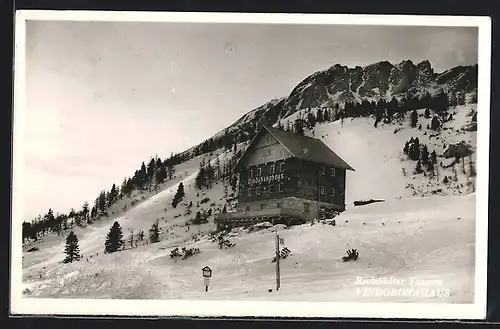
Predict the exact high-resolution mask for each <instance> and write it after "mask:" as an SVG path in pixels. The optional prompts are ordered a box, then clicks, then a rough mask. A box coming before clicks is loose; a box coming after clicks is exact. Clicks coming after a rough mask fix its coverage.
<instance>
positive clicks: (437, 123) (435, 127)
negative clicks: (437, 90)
mask: <svg viewBox="0 0 500 329" xmlns="http://www.w3.org/2000/svg"><path fill="white" fill-rule="evenodd" d="M439 128H441V122H440V121H439V119H438V117H437V116H434V117H433V118H432V121H431V129H432V130H436V131H437V130H439Z"/></svg>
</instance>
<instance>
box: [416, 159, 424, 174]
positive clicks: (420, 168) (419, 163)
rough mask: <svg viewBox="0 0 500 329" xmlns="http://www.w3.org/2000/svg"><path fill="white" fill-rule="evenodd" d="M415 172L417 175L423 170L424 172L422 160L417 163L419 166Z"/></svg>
mask: <svg viewBox="0 0 500 329" xmlns="http://www.w3.org/2000/svg"><path fill="white" fill-rule="evenodd" d="M415 172H416V173H417V174H420V173H422V172H423V170H422V163H421V162H420V160H418V161H417V166H416V167H415Z"/></svg>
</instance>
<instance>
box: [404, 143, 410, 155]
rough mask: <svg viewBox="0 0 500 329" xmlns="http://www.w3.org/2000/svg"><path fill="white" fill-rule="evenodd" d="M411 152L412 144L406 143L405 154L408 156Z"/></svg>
mask: <svg viewBox="0 0 500 329" xmlns="http://www.w3.org/2000/svg"><path fill="white" fill-rule="evenodd" d="M409 151H410V143H409V142H406V143H405V147H404V148H403V153H404V154H408V152H409Z"/></svg>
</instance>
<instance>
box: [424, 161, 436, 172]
mask: <svg viewBox="0 0 500 329" xmlns="http://www.w3.org/2000/svg"><path fill="white" fill-rule="evenodd" d="M426 166H427V171H432V172H434V163H432V161H429V162H427V164H426Z"/></svg>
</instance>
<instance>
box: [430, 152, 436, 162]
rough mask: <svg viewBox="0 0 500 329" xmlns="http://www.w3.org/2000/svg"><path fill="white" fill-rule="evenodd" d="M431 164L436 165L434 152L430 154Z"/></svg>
mask: <svg viewBox="0 0 500 329" xmlns="http://www.w3.org/2000/svg"><path fill="white" fill-rule="evenodd" d="M431 162H432V164H436V163H437V155H436V151H432V152H431Z"/></svg>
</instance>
